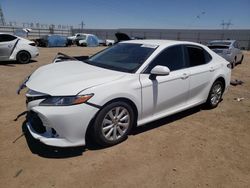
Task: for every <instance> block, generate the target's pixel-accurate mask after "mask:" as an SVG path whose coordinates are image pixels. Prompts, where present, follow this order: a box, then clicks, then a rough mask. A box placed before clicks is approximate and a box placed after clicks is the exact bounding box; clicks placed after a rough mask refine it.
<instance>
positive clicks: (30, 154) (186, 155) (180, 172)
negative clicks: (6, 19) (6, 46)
mask: <svg viewBox="0 0 250 188" xmlns="http://www.w3.org/2000/svg"><path fill="white" fill-rule="evenodd" d="M101 49H102V47H98V48H82V47H69V48H40V56H39V57H38V58H37V59H35V61H34V62H32V63H30V64H26V65H19V64H15V63H3V62H1V63H0V78H1V81H0V129H1V131H0V183H1V185H0V187H8V188H11V187H25V188H28V187H41V188H46V187H108V188H111V187H185V188H187V187H227V188H228V187H233V188H235V187H237V188H239V187H250V52H244V54H245V58H244V61H243V63H242V64H241V65H238V66H236V68H235V69H233V73H232V79H240V80H242V81H244V84H243V85H239V86H231V87H230V88H229V91H228V92H227V93H226V94H225V95H224V98H223V101H222V102H221V103H220V105H219V106H218V107H217V108H216V109H213V110H204V109H200V108H199V107H198V108H194V109H191V110H188V111H185V112H182V113H179V114H177V115H174V116H170V117H168V118H165V119H162V120H160V121H156V122H153V123H150V124H147V125H145V126H143V127H139V128H137V129H136V130H135V131H134V132H133V134H132V135H130V136H129V138H128V139H127V140H126V141H125V142H123V143H121V144H119V145H116V146H114V147H111V148H105V149H100V148H97V147H95V146H92V145H89V146H88V147H78V148H68V149H60V148H59V149H58V148H52V147H48V146H45V145H43V144H41V143H39V142H37V141H35V140H33V139H32V138H31V137H30V135H29V134H25V136H22V132H23V131H24V132H25V131H26V129H25V126H24V122H25V115H23V116H21V117H20V118H19V119H17V120H15V119H16V118H17V116H18V115H19V114H21V113H22V112H24V111H25V110H26V108H25V97H24V96H25V95H24V93H25V92H24V91H23V92H22V93H21V95H16V93H15V92H16V89H17V87H18V85H19V83H21V81H22V80H23V79H24V78H25V77H26V76H27V75H29V74H30V73H31V72H32V71H34V70H35V69H37V68H38V67H40V66H42V65H45V64H48V63H50V62H51V61H52V60H53V58H54V56H55V55H56V53H57V52H63V53H66V54H68V55H71V56H78V57H80V56H86V55H91V54H93V53H95V52H97V51H99V50H101ZM237 97H244V100H242V101H240V102H237V101H236V100H234V98H237Z"/></svg>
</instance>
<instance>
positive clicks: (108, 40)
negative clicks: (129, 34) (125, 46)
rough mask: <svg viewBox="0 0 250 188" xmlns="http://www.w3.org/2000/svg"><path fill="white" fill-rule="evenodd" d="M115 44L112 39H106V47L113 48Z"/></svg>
mask: <svg viewBox="0 0 250 188" xmlns="http://www.w3.org/2000/svg"><path fill="white" fill-rule="evenodd" d="M114 44H115V40H112V39H106V40H105V45H106V46H112V45H114Z"/></svg>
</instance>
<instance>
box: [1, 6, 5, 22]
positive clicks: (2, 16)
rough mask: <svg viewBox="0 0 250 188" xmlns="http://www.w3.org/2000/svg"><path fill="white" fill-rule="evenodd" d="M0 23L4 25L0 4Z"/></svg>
mask: <svg viewBox="0 0 250 188" xmlns="http://www.w3.org/2000/svg"><path fill="white" fill-rule="evenodd" d="M0 25H5V20H4V15H3V10H2V7H1V5H0Z"/></svg>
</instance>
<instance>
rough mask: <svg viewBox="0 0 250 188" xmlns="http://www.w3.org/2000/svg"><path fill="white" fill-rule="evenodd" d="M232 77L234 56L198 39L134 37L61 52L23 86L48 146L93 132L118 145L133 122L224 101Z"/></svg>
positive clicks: (33, 127) (34, 126)
mask: <svg viewBox="0 0 250 188" xmlns="http://www.w3.org/2000/svg"><path fill="white" fill-rule="evenodd" d="M230 76H231V69H230V65H229V63H228V62H227V61H226V60H224V59H223V58H222V57H220V56H218V55H217V54H215V53H214V52H213V51H211V50H210V49H209V48H208V47H206V46H203V45H200V44H197V43H191V42H180V41H167V40H132V41H125V42H121V43H118V44H116V45H114V46H112V47H110V48H107V49H105V50H104V51H101V52H99V53H97V54H96V55H94V56H92V57H90V58H89V59H88V60H87V61H85V62H81V61H77V60H70V59H67V58H66V57H64V58H62V59H61V60H60V58H57V59H56V60H55V61H54V63H52V64H49V65H46V66H43V67H40V68H39V69H37V70H36V71H35V72H34V73H33V74H32V75H30V76H29V77H28V78H27V79H26V81H25V82H24V83H23V85H22V87H23V86H27V87H28V91H27V93H26V97H27V108H28V116H27V127H28V129H29V131H30V133H31V135H32V136H33V137H34V138H35V139H38V140H40V141H41V142H42V143H44V144H47V145H52V146H59V147H70V146H79V145H85V138H86V134H92V136H93V138H94V140H95V141H96V142H97V143H98V144H100V145H102V146H111V145H114V144H117V143H120V142H122V141H123V140H125V139H126V138H127V136H128V134H129V132H130V130H131V128H132V127H133V126H140V125H143V124H146V123H149V122H152V121H155V120H157V119H160V118H163V117H166V116H169V115H171V114H174V113H177V112H180V111H183V110H185V109H188V108H192V107H194V106H197V105H200V104H203V103H205V104H206V105H207V106H208V107H210V108H214V107H216V106H217V105H218V103H219V102H220V101H221V98H222V94H223V93H224V91H225V90H226V89H227V88H228V86H229V82H230ZM87 130H88V131H87Z"/></svg>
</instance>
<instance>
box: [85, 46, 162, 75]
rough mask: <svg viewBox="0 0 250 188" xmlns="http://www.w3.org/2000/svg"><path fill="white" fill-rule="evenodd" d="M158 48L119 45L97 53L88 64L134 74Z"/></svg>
mask: <svg viewBox="0 0 250 188" xmlns="http://www.w3.org/2000/svg"><path fill="white" fill-rule="evenodd" d="M157 47H158V46H156V45H144V44H129V43H119V44H116V45H114V46H112V47H110V48H107V49H106V50H104V51H102V52H100V53H97V54H96V55H94V56H92V57H91V58H90V59H89V60H87V61H86V62H87V63H89V64H91V65H95V66H98V67H102V68H107V69H112V70H117V71H122V72H129V73H133V72H135V71H136V70H137V69H138V68H139V67H140V66H141V65H142V64H143V63H144V62H145V60H146V59H147V58H148V57H149V56H150V55H151V54H152V53H153V51H154V50H155V49H156V48H157Z"/></svg>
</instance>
